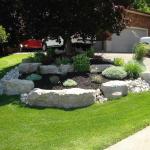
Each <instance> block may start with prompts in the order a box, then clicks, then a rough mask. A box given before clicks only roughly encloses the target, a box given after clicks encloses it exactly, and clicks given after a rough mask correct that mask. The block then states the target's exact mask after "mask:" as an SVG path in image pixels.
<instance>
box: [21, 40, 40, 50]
mask: <svg viewBox="0 0 150 150" xmlns="http://www.w3.org/2000/svg"><path fill="white" fill-rule="evenodd" d="M24 49H25V50H31V49H32V50H33V49H42V40H36V39H28V40H25V41H23V42H21V43H20V51H22V50H24Z"/></svg>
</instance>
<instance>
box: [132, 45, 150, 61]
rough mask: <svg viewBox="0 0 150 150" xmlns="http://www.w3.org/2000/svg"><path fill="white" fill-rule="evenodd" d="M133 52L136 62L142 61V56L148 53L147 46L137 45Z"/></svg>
mask: <svg viewBox="0 0 150 150" xmlns="http://www.w3.org/2000/svg"><path fill="white" fill-rule="evenodd" d="M133 50H134V53H135V55H134V57H135V59H136V60H137V61H143V58H144V56H146V54H147V53H148V52H149V49H148V47H147V44H144V43H138V44H137V45H136V46H135V47H134V49H133Z"/></svg>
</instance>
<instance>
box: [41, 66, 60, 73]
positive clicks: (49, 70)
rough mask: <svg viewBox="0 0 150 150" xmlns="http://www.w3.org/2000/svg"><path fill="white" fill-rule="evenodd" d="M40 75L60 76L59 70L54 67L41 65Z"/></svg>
mask: <svg viewBox="0 0 150 150" xmlns="http://www.w3.org/2000/svg"><path fill="white" fill-rule="evenodd" d="M40 73H41V74H61V73H60V71H59V68H58V67H57V66H55V65H42V66H40Z"/></svg>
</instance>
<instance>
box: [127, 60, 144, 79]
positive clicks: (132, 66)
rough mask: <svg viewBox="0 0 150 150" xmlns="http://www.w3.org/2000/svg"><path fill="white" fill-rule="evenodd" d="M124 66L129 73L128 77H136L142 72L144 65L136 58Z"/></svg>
mask: <svg viewBox="0 0 150 150" xmlns="http://www.w3.org/2000/svg"><path fill="white" fill-rule="evenodd" d="M124 68H125V71H126V72H127V74H128V77H129V78H134V79H136V78H138V77H139V75H140V73H141V72H142V71H143V68H142V65H141V64H139V63H138V62H137V61H134V60H132V61H129V62H128V63H127V64H125V66H124Z"/></svg>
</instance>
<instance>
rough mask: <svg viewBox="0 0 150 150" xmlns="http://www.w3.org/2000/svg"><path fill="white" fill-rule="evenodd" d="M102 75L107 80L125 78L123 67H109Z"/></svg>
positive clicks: (125, 73)
mask: <svg viewBox="0 0 150 150" xmlns="http://www.w3.org/2000/svg"><path fill="white" fill-rule="evenodd" d="M102 75H103V76H104V77H106V78H108V79H115V80H121V79H124V78H126V77H127V72H126V71H125V70H124V68H123V67H116V66H113V67H109V68H107V69H105V70H104V71H103V72H102Z"/></svg>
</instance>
